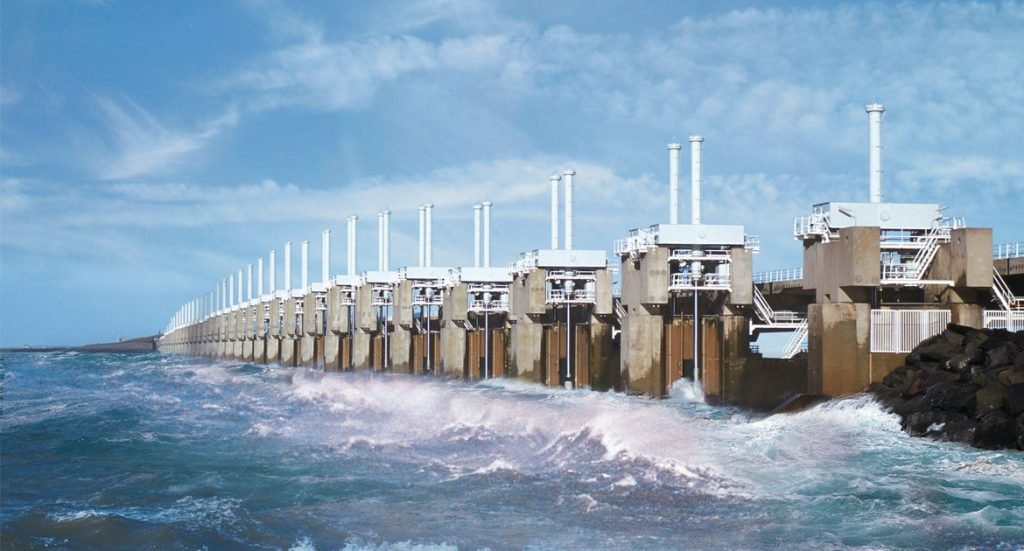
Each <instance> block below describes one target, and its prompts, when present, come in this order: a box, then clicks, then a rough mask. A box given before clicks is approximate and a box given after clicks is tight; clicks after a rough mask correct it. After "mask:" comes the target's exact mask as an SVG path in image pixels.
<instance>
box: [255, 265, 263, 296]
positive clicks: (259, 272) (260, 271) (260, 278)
mask: <svg viewBox="0 0 1024 551" xmlns="http://www.w3.org/2000/svg"><path fill="white" fill-rule="evenodd" d="M256 273H257V276H256V282H257V283H256V288H257V290H259V296H260V298H263V257H262V256H261V257H259V258H257V259H256Z"/></svg>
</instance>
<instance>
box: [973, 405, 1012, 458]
mask: <svg viewBox="0 0 1024 551" xmlns="http://www.w3.org/2000/svg"><path fill="white" fill-rule="evenodd" d="M971 445H972V446H974V447H976V448H984V449H987V450H998V449H1002V448H1016V447H1017V423H1015V422H1014V421H1013V419H1012V418H1011V417H1010V416H1009V415H1007V414H1006V413H1004V412H1003V411H1002V410H994V411H990V412H989V413H987V414H986V415H985V416H984V417H982V418H981V420H979V421H978V426H977V427H976V428H975V429H974V439H973V440H972V441H971Z"/></svg>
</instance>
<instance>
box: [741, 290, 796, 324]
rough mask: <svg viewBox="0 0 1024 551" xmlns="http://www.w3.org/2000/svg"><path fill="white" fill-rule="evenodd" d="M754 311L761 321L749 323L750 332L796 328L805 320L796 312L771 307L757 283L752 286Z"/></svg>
mask: <svg viewBox="0 0 1024 551" xmlns="http://www.w3.org/2000/svg"><path fill="white" fill-rule="evenodd" d="M754 313H755V314H757V318H758V319H759V320H761V323H752V324H750V333H751V334H753V333H754V332H755V331H762V330H765V329H775V330H788V329H798V328H799V327H800V325H801V324H806V320H805V319H804V318H803V316H801V315H800V314H799V313H797V312H793V311H792V310H778V311H776V310H775V309H773V308H772V307H771V305H770V304H768V300H767V299H766V298H764V295H763V294H762V293H761V290H760V289H758V288H757V285H755V286H754Z"/></svg>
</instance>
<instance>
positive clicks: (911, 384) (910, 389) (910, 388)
mask: <svg viewBox="0 0 1024 551" xmlns="http://www.w3.org/2000/svg"><path fill="white" fill-rule="evenodd" d="M920 393H921V376H920V375H917V376H915V377H914V378H913V379H911V380H909V381H908V382H907V384H906V385H904V389H903V392H902V393H901V394H902V395H903V397H904V398H913V397H914V396H917V395H918V394H920Z"/></svg>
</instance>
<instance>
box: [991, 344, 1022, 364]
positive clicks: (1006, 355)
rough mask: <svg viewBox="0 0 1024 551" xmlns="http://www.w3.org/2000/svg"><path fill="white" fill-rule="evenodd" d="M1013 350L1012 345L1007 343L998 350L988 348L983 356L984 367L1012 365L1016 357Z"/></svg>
mask: <svg viewBox="0 0 1024 551" xmlns="http://www.w3.org/2000/svg"><path fill="white" fill-rule="evenodd" d="M986 342H987V341H986ZM1015 348H1016V347H1015V346H1013V343H1011V342H1009V341H1007V342H1006V343H1005V344H1003V345H1002V346H999V347H998V348H990V349H989V350H988V352H987V353H986V354H985V366H986V367H990V368H994V367H1002V366H1008V365H1012V364H1013V359H1014V357H1015V356H1016V354H1015V352H1016V350H1015Z"/></svg>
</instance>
